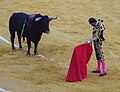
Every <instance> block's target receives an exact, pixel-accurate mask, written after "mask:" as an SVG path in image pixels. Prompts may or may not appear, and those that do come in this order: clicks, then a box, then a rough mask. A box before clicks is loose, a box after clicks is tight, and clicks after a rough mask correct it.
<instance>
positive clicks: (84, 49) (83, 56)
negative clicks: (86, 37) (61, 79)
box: [66, 44, 93, 82]
mask: <svg viewBox="0 0 120 92" xmlns="http://www.w3.org/2000/svg"><path fill="white" fill-rule="evenodd" d="M92 51H93V50H92V45H89V44H81V45H78V46H77V47H75V48H74V52H73V55H72V58H71V63H70V67H69V70H68V74H67V76H66V81H68V82H75V81H81V80H82V79H84V78H87V76H88V74H87V63H88V61H89V59H90V57H91V54H92Z"/></svg>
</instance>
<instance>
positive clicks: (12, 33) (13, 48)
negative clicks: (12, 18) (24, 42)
mask: <svg viewBox="0 0 120 92" xmlns="http://www.w3.org/2000/svg"><path fill="white" fill-rule="evenodd" d="M10 34H11V44H12V50H13V51H16V48H15V46H14V39H15V31H13V32H10Z"/></svg>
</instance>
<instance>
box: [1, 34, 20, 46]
mask: <svg viewBox="0 0 120 92" xmlns="http://www.w3.org/2000/svg"><path fill="white" fill-rule="evenodd" d="M0 40H2V41H3V42H5V43H7V44H10V45H11V42H10V41H8V40H7V39H6V38H4V37H3V36H0ZM15 47H17V48H19V46H17V45H15Z"/></svg>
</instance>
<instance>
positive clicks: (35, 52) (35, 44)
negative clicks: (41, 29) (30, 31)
mask: <svg viewBox="0 0 120 92" xmlns="http://www.w3.org/2000/svg"><path fill="white" fill-rule="evenodd" d="M37 47H38V43H34V55H37V54H38V51H37Z"/></svg>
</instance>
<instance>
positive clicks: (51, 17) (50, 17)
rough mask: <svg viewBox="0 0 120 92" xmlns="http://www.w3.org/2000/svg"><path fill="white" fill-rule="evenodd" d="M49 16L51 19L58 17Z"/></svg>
mask: <svg viewBox="0 0 120 92" xmlns="http://www.w3.org/2000/svg"><path fill="white" fill-rule="evenodd" d="M48 18H49V19H50V20H51V19H57V17H56V16H55V17H53V16H48Z"/></svg>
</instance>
